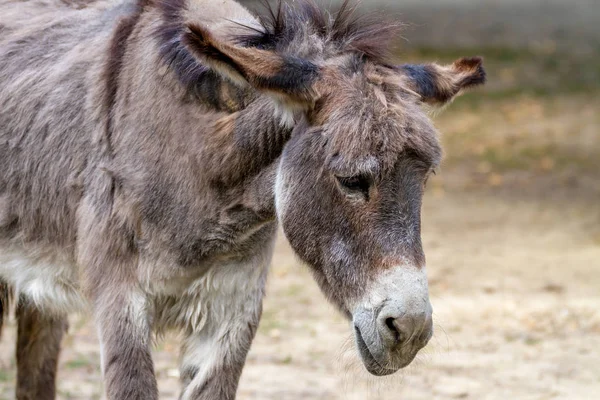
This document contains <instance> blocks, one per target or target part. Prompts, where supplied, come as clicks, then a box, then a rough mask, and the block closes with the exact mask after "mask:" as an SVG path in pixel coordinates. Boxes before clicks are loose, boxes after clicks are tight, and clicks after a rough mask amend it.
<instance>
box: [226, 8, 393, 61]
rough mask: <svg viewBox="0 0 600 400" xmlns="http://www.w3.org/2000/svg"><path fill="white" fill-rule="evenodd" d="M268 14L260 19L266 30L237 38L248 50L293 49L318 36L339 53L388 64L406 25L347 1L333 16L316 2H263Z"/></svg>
mask: <svg viewBox="0 0 600 400" xmlns="http://www.w3.org/2000/svg"><path fill="white" fill-rule="evenodd" d="M261 3H262V5H263V7H264V8H265V9H266V13H264V14H263V15H260V16H259V21H260V23H261V25H262V27H263V30H262V31H259V30H257V29H254V28H251V27H247V28H248V29H249V30H252V32H251V33H247V34H242V35H239V36H238V37H237V41H238V43H240V44H241V45H244V46H248V47H259V48H264V49H273V50H289V47H290V46H293V45H294V44H296V45H301V44H302V43H303V41H304V40H306V39H307V38H308V37H309V36H310V35H314V34H316V35H318V37H320V38H321V39H322V40H323V42H324V43H325V44H329V45H333V47H334V48H335V50H336V51H338V52H352V53H357V54H359V55H360V56H362V57H365V58H367V59H369V60H371V61H373V62H377V63H383V64H385V63H387V61H388V60H389V59H390V55H391V50H392V43H393V42H394V41H395V40H396V39H397V37H398V34H399V32H400V31H401V29H402V27H403V25H402V24H401V23H399V22H390V21H388V22H386V21H385V18H384V17H382V16H381V15H380V14H376V13H371V14H361V13H359V12H357V8H358V4H357V3H356V2H355V1H354V0H345V1H344V2H343V3H342V5H341V7H340V8H339V10H338V11H337V13H335V14H334V15H332V14H330V13H329V12H328V11H327V10H325V9H323V8H322V7H320V6H319V5H318V4H317V3H316V2H315V1H314V0H296V1H293V2H291V1H290V2H285V3H284V2H283V1H282V0H278V2H277V3H276V5H272V4H271V3H269V2H268V1H267V0H261Z"/></svg>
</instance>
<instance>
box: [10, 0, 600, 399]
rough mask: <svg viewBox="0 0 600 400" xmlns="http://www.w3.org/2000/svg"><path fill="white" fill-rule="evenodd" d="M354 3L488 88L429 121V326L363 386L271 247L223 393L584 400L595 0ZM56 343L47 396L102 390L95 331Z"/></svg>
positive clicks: (594, 192) (300, 282) (599, 321)
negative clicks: (244, 357)
mask: <svg viewBox="0 0 600 400" xmlns="http://www.w3.org/2000/svg"><path fill="white" fill-rule="evenodd" d="M288 1H292V0H288ZM242 2H243V3H245V4H250V3H252V2H250V1H242ZM325 3H326V5H328V4H329V0H326V1H325ZM331 4H332V5H333V7H335V4H336V2H335V1H333V2H332V3H331ZM361 7H362V8H364V9H366V10H369V9H371V10H382V11H383V10H385V14H386V15H389V16H392V15H395V16H396V17H397V18H400V19H401V20H402V21H404V22H405V23H406V24H407V26H406V29H405V31H404V34H403V37H399V38H398V49H397V60H398V63H405V62H424V61H439V62H452V61H453V60H454V59H456V58H458V57H461V56H473V55H482V56H484V57H485V65H486V68H487V71H488V77H489V83H488V84H487V86H486V87H484V88H481V89H478V90H476V91H473V92H471V93H468V94H466V95H464V96H463V97H461V98H460V99H458V100H456V101H455V102H454V103H453V104H452V105H450V106H449V107H447V108H446V109H445V110H444V111H443V112H442V113H440V114H439V115H437V116H436V117H435V123H436V125H437V127H438V128H439V130H440V132H441V133H442V140H443V143H444V148H445V153H446V156H445V160H444V162H443V165H442V167H441V168H440V170H439V171H438V174H437V175H436V176H435V177H432V179H430V181H429V184H428V193H427V194H426V198H425V204H424V209H423V240H424V246H425V252H426V254H427V261H428V273H429V279H430V290H431V300H432V304H433V307H434V321H435V324H436V326H435V329H436V333H435V336H434V338H433V339H432V341H431V343H430V345H429V346H428V347H427V348H426V349H425V350H424V351H423V352H422V353H421V354H420V355H419V356H418V359H417V360H416V361H415V362H414V363H413V364H412V365H411V366H410V367H408V368H407V369H405V370H403V371H401V372H400V373H398V374H396V375H394V376H392V377H388V378H384V379H377V378H373V377H370V376H369V375H368V374H367V373H366V372H365V371H364V368H363V367H362V365H361V363H360V361H358V358H357V357H356V355H355V354H354V350H353V341H352V338H351V330H350V328H349V326H348V324H347V323H346V322H345V321H344V320H343V319H342V318H341V317H340V316H339V315H338V314H337V313H336V311H335V310H333V308H332V307H331V306H329V305H328V304H327V302H326V300H325V298H324V297H323V296H322V295H321V294H320V292H319V290H318V288H317V287H316V284H315V283H314V282H313V280H312V278H311V276H310V273H309V272H308V271H307V269H306V268H305V267H303V266H302V265H300V264H299V263H298V262H297V260H296V259H295V258H294V256H293V254H292V252H291V251H290V250H289V248H288V246H287V245H286V243H285V241H284V239H283V238H280V241H279V244H278V246H277V250H276V255H275V258H274V262H273V268H272V272H271V277H270V281H269V287H268V296H267V299H266V302H265V310H264V315H263V319H262V322H261V325H260V328H259V332H258V335H257V338H256V340H255V342H254V345H253V348H252V351H251V352H250V355H249V357H248V363H247V365H246V369H245V370H244V374H243V377H242V382H241V385H240V390H239V398H240V399H242V400H244V399H272V400H275V399H277V400H285V399H290V400H299V399H332V400H338V399H352V400H353V399H357V400H358V399H373V400H375V399H377V400H379V399H382V400H384V399H455V398H456V399H507V398H512V399H595V398H596V399H597V398H599V393H600V2H598V0H568V1H567V0H563V1H559V0H497V1H492V0H471V1H470V0H397V1H395V0H381V1H371V0H363V1H362V6H361ZM70 333H71V334H70V335H69V337H68V338H67V339H66V341H65V344H64V352H63V357H62V359H61V367H60V368H61V369H60V373H59V393H60V396H59V398H60V399H97V398H100V397H101V391H102V387H101V378H100V369H99V365H100V364H99V355H98V344H97V341H96V337H95V332H94V329H93V327H92V325H91V324H90V323H89V321H87V320H86V319H85V318H84V317H76V318H74V319H73V321H72V324H71V330H70ZM7 336H8V337H7V338H6V340H3V341H2V342H1V343H0V365H1V366H2V367H3V368H0V398H2V399H5V398H6V399H8V398H13V397H14V394H13V393H14V392H13V391H12V390H14V384H13V382H14V375H13V373H14V372H13V371H14V368H8V366H10V365H13V364H14V358H13V357H12V354H13V349H12V347H11V346H12V342H13V340H12V339H13V338H14V324H13V325H12V326H10V329H9V330H8V332H7ZM177 350H178V344H177V340H176V338H174V337H170V338H167V339H166V340H165V341H161V342H160V343H158V344H157V346H156V369H157V374H158V377H159V387H160V389H161V394H162V397H161V398H164V399H175V398H177V395H178V373H177V369H176V365H177ZM4 366H7V368H4Z"/></svg>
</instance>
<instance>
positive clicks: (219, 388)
mask: <svg viewBox="0 0 600 400" xmlns="http://www.w3.org/2000/svg"><path fill="white" fill-rule="evenodd" d="M255 268H256V269H255V270H253V271H249V272H250V273H249V275H246V277H245V278H244V277H242V276H240V275H242V274H239V273H238V276H235V275H234V274H231V275H230V276H228V275H227V274H226V273H225V274H224V276H223V279H227V280H229V282H228V284H227V285H222V286H221V287H220V288H219V289H220V290H219V294H218V295H217V296H215V297H212V296H209V299H208V302H209V306H208V308H209V319H208V322H207V324H206V326H204V327H203V328H202V329H201V330H200V331H193V330H192V331H188V334H187V336H186V337H185V338H184V342H183V346H182V354H181V366H180V376H181V381H182V384H183V389H182V393H181V396H180V400H216V399H218V400H233V399H235V395H236V391H237V387H238V383H239V379H240V375H241V373H242V369H243V367H244V364H245V362H246V356H247V354H248V351H249V350H250V345H251V343H252V340H253V339H254V335H255V334H256V329H257V327H258V323H259V320H260V315H261V313H262V299H263V296H264V284H265V275H266V267H262V266H261V267H255ZM232 275H233V276H232ZM214 279H215V281H217V280H219V277H218V276H216V277H214ZM236 281H237V282H238V283H240V285H236V284H235V282H236ZM232 283H233V284H232ZM224 286H227V287H224ZM217 290H218V289H217Z"/></svg>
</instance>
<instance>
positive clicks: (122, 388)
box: [94, 288, 158, 400]
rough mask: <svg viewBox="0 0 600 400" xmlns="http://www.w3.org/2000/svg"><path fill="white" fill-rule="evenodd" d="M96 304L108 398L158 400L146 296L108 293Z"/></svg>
mask: <svg viewBox="0 0 600 400" xmlns="http://www.w3.org/2000/svg"><path fill="white" fill-rule="evenodd" d="M113 289H116V288H113ZM94 302H95V304H96V310H95V318H96V325H97V330H98V335H99V338H100V346H101V362H102V371H103V374H104V383H105V387H106V396H107V398H108V399H109V400H157V399H158V389H157V385H156V378H155V376H154V364H153V361H152V355H151V352H150V345H151V329H150V314H149V313H148V311H147V310H148V307H147V305H148V303H147V299H146V297H145V296H144V295H143V294H142V293H140V292H136V291H135V290H134V289H129V290H127V291H126V290H120V291H114V292H112V293H110V294H109V293H106V295H102V296H99V297H98V298H96V299H95V300H94Z"/></svg>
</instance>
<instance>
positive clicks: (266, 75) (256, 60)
mask: <svg viewBox="0 0 600 400" xmlns="http://www.w3.org/2000/svg"><path fill="white" fill-rule="evenodd" d="M183 43H184V44H185V45H186V46H187V47H188V49H189V50H190V51H191V52H192V54H193V55H194V56H196V57H197V58H199V59H200V60H201V61H203V62H204V63H205V64H206V65H208V66H209V67H211V68H212V69H213V70H215V71H216V72H218V73H220V74H221V75H224V76H225V77H227V78H229V79H230V80H232V81H233V82H234V83H236V84H238V85H240V86H244V85H248V84H249V85H251V86H252V87H254V88H256V89H258V90H261V91H266V92H270V93H271V94H274V95H276V96H277V97H280V98H282V100H284V101H287V102H290V101H291V102H293V103H298V102H299V103H313V102H314V101H315V97H316V94H315V91H314V89H313V84H314V82H315V81H316V79H317V77H318V76H319V68H318V66H316V65H315V64H313V63H311V62H309V61H306V60H303V59H300V58H298V57H293V56H287V55H281V54H278V53H276V52H274V51H269V50H262V49H258V48H253V47H241V46H238V45H235V44H232V43H230V42H228V41H226V40H222V39H220V38H217V37H216V36H215V35H213V34H212V33H211V32H210V31H209V30H208V29H207V28H206V27H203V26H199V25H189V26H188V29H187V30H186V32H185V33H184V36H183Z"/></svg>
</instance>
